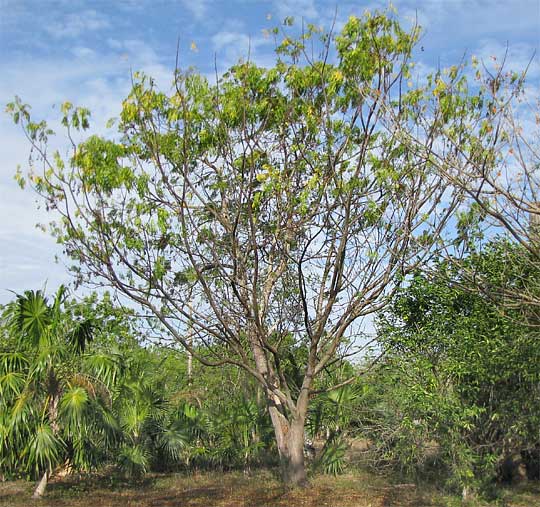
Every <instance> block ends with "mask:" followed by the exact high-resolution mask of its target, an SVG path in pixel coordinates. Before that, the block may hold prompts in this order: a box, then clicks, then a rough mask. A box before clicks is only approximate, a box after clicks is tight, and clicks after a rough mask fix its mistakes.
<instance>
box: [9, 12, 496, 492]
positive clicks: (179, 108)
mask: <svg viewBox="0 0 540 507" xmlns="http://www.w3.org/2000/svg"><path fill="white" fill-rule="evenodd" d="M286 24H287V25H289V24H291V20H286ZM286 30H292V29H289V28H285V31H286ZM419 33H420V32H419V29H418V28H417V27H414V28H413V29H412V30H411V31H410V32H407V31H405V30H404V29H403V28H402V27H401V26H400V24H399V22H398V21H397V19H396V18H395V17H394V16H393V15H392V14H386V13H380V12H374V13H367V14H366V15H365V16H364V17H362V18H358V17H354V16H352V17H351V18H350V19H349V20H348V21H347V23H345V25H344V27H343V29H342V30H341V32H340V33H337V34H335V33H332V32H330V33H328V32H322V31H321V30H319V29H318V28H317V27H315V26H309V27H307V29H306V30H305V31H304V32H303V33H301V34H300V35H299V36H298V37H294V36H292V35H287V34H286V33H285V34H281V33H280V31H279V30H275V32H274V35H275V37H276V53H277V58H276V62H275V65H274V66H273V67H272V68H262V67H259V66H257V65H256V64H255V63H253V62H251V61H244V62H240V63H238V64H237V65H234V66H233V67H231V68H230V69H229V70H228V71H227V72H226V73H225V74H223V75H222V76H221V77H219V79H218V80H217V83H215V84H213V85H212V84H210V83H209V82H208V81H207V80H206V79H205V78H204V77H203V76H201V75H200V74H198V73H197V72H194V71H185V72H184V71H182V70H180V69H177V70H176V73H175V79H174V89H173V91H172V93H170V94H165V93H162V92H160V91H158V90H156V87H155V84H154V81H153V80H152V79H151V78H149V77H146V76H143V75H140V74H137V75H136V76H135V82H134V86H133V89H132V91H131V93H130V94H129V96H128V97H127V98H126V100H125V101H124V103H123V108H122V112H121V115H120V121H119V123H118V137H117V138H114V139H113V138H111V139H105V138H102V137H98V136H91V137H89V138H87V139H86V140H85V141H84V142H81V143H80V144H78V145H74V146H73V153H72V156H71V157H70V158H69V159H68V160H63V159H62V158H61V157H60V155H59V154H58V153H56V154H53V155H52V156H49V154H48V152H47V149H46V145H47V141H48V137H49V136H50V135H51V134H52V132H51V131H50V129H49V128H48V127H47V125H46V124H45V123H43V122H41V123H36V122H34V121H32V120H31V118H30V115H29V110H28V108H27V107H26V106H25V105H23V104H22V103H21V102H20V101H16V102H14V103H12V104H10V105H9V106H8V110H9V111H10V112H11V113H12V115H13V119H14V120H15V121H16V122H19V123H21V124H22V126H23V128H24V130H25V132H26V134H27V136H28V138H29V140H30V142H31V143H32V145H33V147H34V153H35V154H37V158H38V159H39V163H40V164H41V163H44V170H43V171H38V170H37V165H34V166H33V170H32V172H31V175H30V177H29V180H30V182H31V183H32V184H33V185H34V187H35V189H36V190H37V192H38V193H39V194H41V195H42V197H43V199H44V200H45V202H46V203H47V208H48V209H50V210H54V211H55V212H56V213H59V215H60V219H59V220H58V221H56V222H55V224H54V225H53V227H52V230H53V233H54V235H55V236H56V238H57V239H58V241H59V242H60V243H61V244H63V246H64V249H65V252H66V253H67V254H68V255H69V256H70V257H71V258H72V259H73V260H74V271H75V273H76V274H77V275H78V276H79V277H80V279H81V281H82V280H85V279H88V278H90V279H92V281H93V282H95V281H98V280H101V281H102V283H103V284H105V285H110V286H112V287H114V288H116V289H117V290H118V291H120V292H121V293H122V294H123V295H124V296H127V297H128V298H130V299H131V300H132V301H134V302H135V303H137V304H139V305H140V306H141V307H143V308H144V309H145V310H146V311H147V312H148V313H149V314H151V315H152V316H153V317H154V318H155V319H156V320H157V321H159V322H160V325H162V326H163V327H164V328H165V329H166V330H167V332H168V333H169V334H170V335H171V336H172V337H173V338H174V339H175V340H177V341H178V342H179V343H181V344H182V345H183V346H184V347H186V349H187V350H188V351H189V352H190V353H191V354H193V356H194V357H196V358H198V359H199V360H200V361H202V362H203V363H204V364H207V365H213V366H220V365H223V364H226V363H230V364H233V365H236V366H238V367H240V368H243V369H244V370H245V371H247V372H248V373H249V374H251V375H252V376H253V377H254V378H255V379H256V381H257V382H258V383H259V385H260V386H261V388H262V391H263V393H264V396H265V399H266V404H267V407H268V411H269V414H270V417H271V420H272V424H273V427H274V432H275V438H276V444H277V449H278V452H279V456H280V460H281V464H282V470H283V477H284V480H285V481H286V482H287V483H289V484H293V485H296V484H303V483H305V481H306V472H305V465H304V455H303V442H304V425H305V421H306V415H307V411H308V407H309V402H310V399H311V397H312V396H313V395H315V394H316V392H317V389H315V388H314V381H315V379H316V378H317V377H318V376H319V375H320V374H321V372H323V371H324V369H325V368H326V367H327V366H328V365H329V364H332V363H335V362H336V361H339V360H340V357H342V356H343V355H345V354H346V353H347V352H349V351H350V348H348V347H349V346H350V344H351V343H354V341H355V340H356V338H357V337H358V336H359V335H360V328H361V326H360V323H361V321H362V319H363V318H364V317H365V316H367V315H369V314H371V313H373V312H376V311H378V310H380V309H381V308H383V307H384V306H385V305H386V304H387V301H388V298H389V297H390V296H391V295H392V293H393V292H394V291H395V290H396V288H397V287H398V286H399V283H400V280H401V279H402V278H403V276H405V275H407V274H408V273H411V272H412V271H413V270H415V269H416V268H417V267H418V266H419V265H421V264H422V263H424V262H426V261H427V260H428V259H429V258H430V257H431V256H432V255H433V254H434V252H436V251H437V250H439V249H442V248H444V247H445V246H446V244H447V242H448V241H449V239H450V238H449V236H450V234H449V233H448V229H447V225H448V223H449V221H450V219H451V217H452V215H453V212H454V211H455V210H456V208H457V207H458V206H459V204H460V202H461V200H462V197H463V189H462V188H457V189H454V188H452V187H449V186H448V185H447V181H446V179H445V178H444V177H442V176H441V175H440V173H439V172H438V171H437V170H436V168H437V169H440V166H441V165H444V166H445V167H446V166H448V167H450V166H453V165H454V164H455V163H456V157H457V158H458V159H459V161H460V163H461V164H462V166H463V167H464V168H467V167H468V164H470V163H473V162H472V161H473V160H476V158H475V157H477V156H478V154H477V152H478V151H479V150H480V149H482V150H483V149H485V148H486V147H489V146H491V145H490V138H489V136H488V134H487V132H486V129H482V128H479V127H478V125H479V124H480V123H481V122H482V121H487V122H488V123H489V122H490V117H489V116H488V115H487V114H486V111H485V108H484V106H483V103H482V97H481V96H479V95H477V94H476V95H475V94H474V93H472V92H471V91H470V90H469V88H468V85H467V82H466V80H465V77H464V76H463V72H462V71H463V68H462V67H453V68H452V69H450V71H449V72H448V73H446V74H443V73H437V74H436V75H433V76H430V77H429V79H428V81H427V82H426V83H422V84H418V81H417V80H414V79H412V76H413V72H414V70H413V63H412V62H411V54H412V50H413V47H414V45H415V44H416V42H417V41H418V37H419ZM62 112H63V115H64V116H63V120H62V121H63V124H64V125H65V127H66V128H67V130H68V134H70V133H71V132H73V130H76V129H83V130H84V129H86V128H88V126H89V123H88V117H89V112H88V111H87V110H86V109H83V108H73V106H72V105H71V104H69V103H66V104H64V105H63V106H62ZM70 138H72V137H71V135H70ZM455 143H457V144H458V145H459V146H460V148H461V152H459V153H458V154H457V155H456V152H455V150H454V149H452V148H451V146H452V145H453V144H455ZM36 162H37V160H36ZM435 162H436V163H435ZM19 177H20V181H21V183H23V181H24V177H23V176H22V175H19ZM450 230H452V229H451V228H450ZM205 349H206V352H204V353H202V351H203V350H205ZM299 349H303V350H304V351H305V354H304V355H303V357H304V360H303V363H302V364H301V365H299V368H298V369H297V372H296V373H297V374H296V375H294V376H293V377H291V375H289V373H288V370H289V369H290V368H289V366H290V365H288V364H287V361H286V358H287V357H289V356H290V353H291V351H292V350H299ZM330 388H331V386H329V389H330Z"/></svg>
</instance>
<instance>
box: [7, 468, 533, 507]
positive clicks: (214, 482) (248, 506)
mask: <svg viewBox="0 0 540 507" xmlns="http://www.w3.org/2000/svg"><path fill="white" fill-rule="evenodd" d="M32 488H33V484H31V483H27V482H23V481H15V482H6V483H3V484H0V507H22V506H25V507H27V506H30V505H35V506H39V507H64V506H65V507H128V506H129V507H173V506H174V507H296V506H298V507H393V506H396V507H449V506H457V505H460V503H461V502H460V501H459V499H457V498H455V497H454V498H452V497H447V496H443V495H441V494H440V493H438V492H437V491H436V490H435V489H431V488H428V487H422V488H421V489H419V488H417V487H416V486H415V485H413V484H390V483H389V482H388V481H387V480H385V479H383V478H381V477H378V476H373V475H371V474H368V473H365V472H356V473H354V474H349V475H343V476H340V477H337V478H336V477H329V476H316V477H314V478H313V479H312V481H311V485H310V487H309V488H307V489H296V490H287V489H285V488H284V487H283V486H282V485H281V484H280V483H279V481H278V480H277V479H276V478H275V477H274V476H273V475H272V474H271V473H270V472H264V471H263V472H257V473H256V474H255V475H253V476H252V477H245V476H244V475H242V474H239V473H222V474H218V473H214V474H210V473H208V474H197V475H184V474H169V475H153V476H150V477H148V478H146V479H144V480H142V481H138V482H136V483H134V482H131V483H130V482H121V481H120V482H119V481H118V480H113V479H111V478H108V477H100V478H97V477H92V478H84V479H83V480H81V479H78V478H75V477H71V478H65V479H63V480H61V481H54V482H53V483H52V484H51V485H50V489H49V492H48V495H47V497H46V498H44V499H42V500H39V501H33V500H31V493H32ZM473 505H483V506H486V505H493V506H494V505H504V506H505V507H533V506H536V505H540V485H538V484H536V485H532V486H531V485H529V486H527V487H522V488H521V489H520V490H513V491H512V492H509V493H507V494H506V499H505V500H500V501H499V502H498V503H495V502H494V503H491V504H490V503H476V504H473Z"/></svg>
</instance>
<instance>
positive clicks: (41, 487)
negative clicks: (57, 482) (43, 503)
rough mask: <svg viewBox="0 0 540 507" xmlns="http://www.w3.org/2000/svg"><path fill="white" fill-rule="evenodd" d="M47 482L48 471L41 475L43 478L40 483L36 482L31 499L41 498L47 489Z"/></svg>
mask: <svg viewBox="0 0 540 507" xmlns="http://www.w3.org/2000/svg"><path fill="white" fill-rule="evenodd" d="M48 482H49V471H48V470H46V471H45V472H44V473H43V476H42V477H41V479H40V481H39V482H38V485H37V486H36V489H35V490H34V494H33V495H32V498H41V497H42V496H43V495H44V494H45V490H46V489H47V483H48Z"/></svg>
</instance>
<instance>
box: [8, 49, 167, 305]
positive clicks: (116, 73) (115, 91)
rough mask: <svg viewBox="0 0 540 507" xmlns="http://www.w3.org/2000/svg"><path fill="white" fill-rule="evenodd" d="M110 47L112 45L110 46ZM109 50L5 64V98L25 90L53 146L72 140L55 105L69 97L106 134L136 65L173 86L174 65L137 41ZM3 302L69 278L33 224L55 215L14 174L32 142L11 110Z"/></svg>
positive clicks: (56, 248) (51, 245)
mask: <svg viewBox="0 0 540 507" xmlns="http://www.w3.org/2000/svg"><path fill="white" fill-rule="evenodd" d="M112 45H113V44H111V46H112ZM114 46H115V48H114V49H110V50H108V51H107V52H106V53H104V54H98V53H97V52H96V51H95V50H92V49H90V48H87V47H84V46H76V47H74V48H73V49H72V50H71V51H70V52H68V53H66V54H65V55H64V56H63V57H58V58H53V57H49V58H44V57H39V56H37V55H36V56H29V55H26V56H25V57H24V58H17V59H13V60H11V61H4V62H3V63H2V80H1V81H0V103H2V104H6V103H7V102H9V101H11V100H13V96H14V95H15V94H17V95H20V96H21V97H22V99H23V101H25V102H29V103H30V104H31V105H32V106H33V109H32V113H33V115H35V118H36V119H40V120H41V119H45V120H46V121H47V122H48V123H49V124H50V125H51V127H52V128H53V130H56V131H57V132H58V133H59V135H58V136H57V137H55V138H52V139H51V145H52V148H58V149H59V150H60V152H61V153H67V152H68V148H67V147H68V143H67V140H66V138H65V136H64V135H63V129H62V128H61V127H60V126H59V122H58V118H59V112H58V110H57V108H54V109H53V105H55V104H56V105H58V104H60V103H61V102H63V101H65V100H69V101H71V102H73V103H74V104H76V105H82V106H86V107H88V108H89V109H90V110H91V111H92V121H91V123H92V126H91V127H92V133H97V134H103V133H105V132H106V128H105V123H106V120H107V119H108V118H110V117H113V116H117V115H118V113H119V111H120V108H121V101H122V99H123V98H125V96H126V94H127V93H128V91H129V89H130V86H131V68H133V69H134V70H135V69H136V70H139V69H141V70H144V71H145V72H147V73H148V74H149V75H152V76H153V77H155V78H156V80H157V81H158V85H159V86H163V87H164V86H167V85H170V82H171V80H172V69H169V68H167V67H165V66H164V65H163V64H162V63H161V62H160V58H159V57H158V55H157V53H156V52H155V51H154V50H153V49H151V48H150V47H149V46H147V45H146V44H145V43H144V42H142V41H138V40H134V39H132V40H128V41H117V43H116V44H114ZM0 139H1V140H2V142H1V156H0V217H1V218H0V221H1V222H0V242H1V244H2V249H1V251H0V303H2V302H6V301H8V300H10V299H11V298H12V294H11V293H9V292H8V291H5V290H3V289H12V290H15V291H22V290H25V289H28V288H40V287H41V286H42V284H43V283H44V282H45V281H46V280H48V286H49V287H50V288H51V289H54V288H55V287H56V286H57V285H58V284H60V283H65V282H66V281H68V280H69V275H68V274H67V271H66V269H65V267H64V266H62V265H61V264H55V262H54V257H55V255H59V256H61V248H60V246H58V245H56V243H55V241H54V240H53V239H52V238H51V237H49V236H48V235H47V234H46V233H43V232H42V231H40V230H38V229H36V228H35V224H36V223H38V222H39V223H45V224H47V223H48V222H50V221H51V220H52V219H54V217H53V216H51V215H48V214H47V213H46V212H45V211H44V210H37V208H36V195H35V194H34V193H33V192H32V191H31V190H30V189H26V190H25V191H21V190H20V189H19V188H18V186H17V184H16V182H15V181H14V180H13V175H14V173H15V170H16V168H17V166H18V165H21V166H22V169H23V171H24V169H26V168H27V165H28V164H27V161H28V154H29V151H30V147H29V145H28V143H27V142H26V140H25V138H24V135H23V133H22V132H21V130H20V128H18V127H17V126H16V125H13V124H12V123H11V121H10V119H9V118H8V116H7V115H6V114H1V115H0Z"/></svg>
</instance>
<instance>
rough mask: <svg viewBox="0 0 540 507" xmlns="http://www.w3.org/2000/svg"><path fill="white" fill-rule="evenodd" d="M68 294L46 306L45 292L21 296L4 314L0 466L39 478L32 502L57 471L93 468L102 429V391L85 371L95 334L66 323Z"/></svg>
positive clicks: (85, 323)
mask: <svg viewBox="0 0 540 507" xmlns="http://www.w3.org/2000/svg"><path fill="white" fill-rule="evenodd" d="M66 296H67V293H66V289H65V287H63V286H61V287H60V288H59V289H58V291H57V292H56V294H55V295H54V298H53V300H52V302H51V303H49V301H48V299H47V298H46V297H45V295H44V294H43V292H42V291H26V292H24V293H23V294H18V295H17V296H16V299H15V300H14V301H13V302H12V303H10V304H8V305H7V306H6V308H5V311H4V313H3V316H2V317H3V323H4V325H5V327H4V329H6V330H7V333H6V335H5V336H3V337H2V338H1V342H0V344H1V346H2V348H1V350H0V394H1V396H0V404H1V406H0V413H1V414H2V415H1V417H0V453H1V455H0V463H1V464H3V466H4V469H6V470H17V471H21V470H24V471H25V472H26V473H27V474H29V475H32V476H37V477H40V480H39V482H38V485H37V487H36V489H35V491H34V496H35V497H40V496H42V495H43V494H44V493H45V489H46V486H47V482H48V480H49V478H50V476H51V474H52V472H53V470H54V469H55V467H56V466H58V465H60V464H62V463H69V464H70V465H71V466H76V467H83V468H84V467H88V466H90V465H91V464H92V463H93V462H94V461H95V456H96V452H97V451H98V448H97V446H96V445H95V443H94V442H96V441H97V440H98V439H99V438H104V437H103V432H104V431H105V429H106V425H104V424H102V421H101V420H102V419H106V416H105V412H106V410H107V404H106V397H107V396H106V389H105V385H104V384H103V382H101V381H99V380H98V379H97V378H96V377H95V376H93V375H91V374H90V372H89V371H86V372H85V371H84V368H83V353H84V351H85V348H86V346H87V344H88V343H89V342H90V341H91V340H92V338H93V331H94V328H93V325H92V323H91V322H90V321H89V320H75V321H74V320H73V319H71V318H70V315H69V313H68V312H66V311H65V309H64V305H65V303H66ZM107 371H109V368H107ZM109 375H110V373H109Z"/></svg>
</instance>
